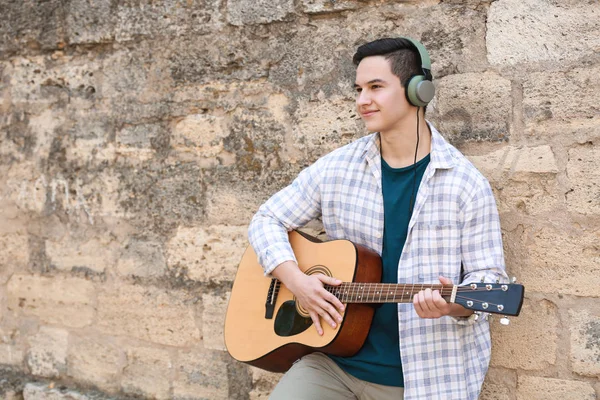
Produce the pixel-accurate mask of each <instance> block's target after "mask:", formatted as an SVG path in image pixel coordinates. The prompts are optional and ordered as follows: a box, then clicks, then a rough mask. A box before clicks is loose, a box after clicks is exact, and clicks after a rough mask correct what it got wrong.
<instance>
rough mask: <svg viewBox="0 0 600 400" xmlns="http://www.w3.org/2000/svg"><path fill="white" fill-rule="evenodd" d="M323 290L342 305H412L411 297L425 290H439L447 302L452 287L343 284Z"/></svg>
mask: <svg viewBox="0 0 600 400" xmlns="http://www.w3.org/2000/svg"><path fill="white" fill-rule="evenodd" d="M325 289H326V290H327V291H329V292H330V293H332V294H333V295H334V296H335V297H337V298H338V299H339V300H340V301H341V302H342V303H412V301H413V296H414V295H415V294H417V293H418V292H420V291H421V290H425V289H431V290H439V291H440V294H441V296H442V297H444V298H445V299H446V300H448V299H449V298H450V296H451V295H452V290H453V289H454V286H453V285H446V286H444V285H427V284H397V283H357V282H344V283H342V284H341V285H339V286H332V285H325Z"/></svg>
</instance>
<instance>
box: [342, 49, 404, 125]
mask: <svg viewBox="0 0 600 400" xmlns="http://www.w3.org/2000/svg"><path fill="white" fill-rule="evenodd" d="M354 87H355V89H356V109H357V111H358V112H359V114H360V116H361V118H362V119H363V121H364V122H365V125H366V127H367V130H368V131H369V132H381V133H385V132H387V131H390V130H394V129H399V128H400V126H401V125H402V122H403V120H404V119H405V118H407V117H408V115H409V111H410V109H411V108H412V106H411V105H410V104H409V103H408V100H407V99H406V95H405V94H404V93H405V91H404V87H403V86H402V85H401V83H400V78H398V77H397V76H396V75H394V74H393V73H392V69H391V65H390V62H389V61H388V60H386V59H385V58H384V57H383V56H371V57H366V58H363V60H362V61H361V62H360V64H358V68H357V69H356V82H355V85H354ZM410 115H414V113H410Z"/></svg>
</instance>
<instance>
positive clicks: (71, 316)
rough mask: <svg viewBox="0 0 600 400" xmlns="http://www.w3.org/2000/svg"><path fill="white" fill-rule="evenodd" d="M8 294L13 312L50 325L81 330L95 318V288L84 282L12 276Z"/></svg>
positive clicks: (71, 279) (77, 279)
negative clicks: (30, 316)
mask: <svg viewBox="0 0 600 400" xmlns="http://www.w3.org/2000/svg"><path fill="white" fill-rule="evenodd" d="M7 292H8V308H9V310H10V311H12V312H13V313H16V314H21V315H32V316H36V317H38V318H40V319H41V320H42V321H45V322H48V323H54V324H64V325H66V326H70V327H78V328H79V327H83V326H86V325H89V324H90V323H91V322H92V319H93V318H94V315H95V307H94V304H95V290H94V285H93V284H92V283H91V282H89V281H87V280H85V279H79V278H48V277H42V276H36V275H13V276H12V277H11V279H10V281H9V282H8V284H7Z"/></svg>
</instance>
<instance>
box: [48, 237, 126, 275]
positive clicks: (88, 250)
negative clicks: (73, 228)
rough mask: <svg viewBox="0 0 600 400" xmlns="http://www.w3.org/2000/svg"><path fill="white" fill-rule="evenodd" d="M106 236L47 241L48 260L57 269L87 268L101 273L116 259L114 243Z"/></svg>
mask: <svg viewBox="0 0 600 400" xmlns="http://www.w3.org/2000/svg"><path fill="white" fill-rule="evenodd" d="M110 242H112V240H111V239H110V238H108V237H104V238H102V237H100V238H94V239H91V240H89V241H81V240H80V239H79V238H73V237H65V239H64V240H62V241H60V242H54V241H47V242H46V246H45V248H46V254H47V255H48V257H49V258H50V262H51V263H52V265H54V266H55V267H56V268H57V269H59V270H67V271H70V270H72V269H73V268H88V269H90V270H92V271H94V272H97V273H102V272H104V271H105V269H106V268H111V267H112V266H113V265H114V263H115V262H116V259H117V252H116V248H115V246H114V243H112V244H111V243H110Z"/></svg>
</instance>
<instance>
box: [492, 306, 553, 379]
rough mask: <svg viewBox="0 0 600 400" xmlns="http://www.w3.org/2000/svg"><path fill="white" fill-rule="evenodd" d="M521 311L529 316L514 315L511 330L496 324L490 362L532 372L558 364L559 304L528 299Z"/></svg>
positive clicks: (496, 365) (495, 365)
mask: <svg viewBox="0 0 600 400" xmlns="http://www.w3.org/2000/svg"><path fill="white" fill-rule="evenodd" d="M521 313H522V315H524V316H527V318H513V319H512V320H511V324H510V329H507V328H504V327H503V326H502V325H500V324H499V323H498V322H496V323H495V324H494V325H495V326H494V328H495V329H494V330H493V335H492V343H493V346H492V361H491V365H492V366H494V367H504V368H510V369H524V370H533V371H536V370H543V369H545V368H548V367H549V366H552V365H555V364H556V352H557V349H558V331H557V329H558V323H559V320H558V315H557V307H556V305H555V304H553V303H551V302H549V301H546V300H542V301H535V302H530V301H525V303H524V304H523V309H522V310H521Z"/></svg>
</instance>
